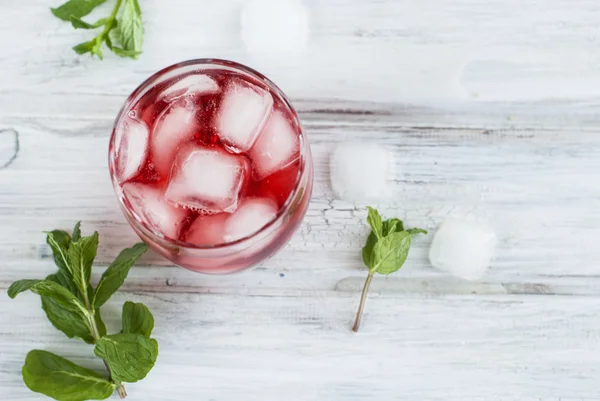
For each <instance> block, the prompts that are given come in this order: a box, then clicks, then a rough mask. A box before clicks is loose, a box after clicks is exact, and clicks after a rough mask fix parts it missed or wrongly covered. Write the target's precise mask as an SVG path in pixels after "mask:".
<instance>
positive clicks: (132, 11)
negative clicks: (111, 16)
mask: <svg viewBox="0 0 600 401" xmlns="http://www.w3.org/2000/svg"><path fill="white" fill-rule="evenodd" d="M117 29H118V34H119V35H118V36H119V43H120V44H121V47H122V50H123V51H124V52H133V53H131V54H135V53H137V54H139V53H141V51H142V46H143V44H144V23H143V22H142V11H141V9H140V5H139V3H138V0H125V7H124V10H123V15H122V16H121V19H120V21H119V24H118V28H117ZM121 54H125V53H123V52H122V53H121ZM137 54H136V55H134V56H130V57H133V58H137Z"/></svg>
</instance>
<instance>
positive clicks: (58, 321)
mask: <svg viewBox="0 0 600 401" xmlns="http://www.w3.org/2000/svg"><path fill="white" fill-rule="evenodd" d="M46 280H50V281H54V282H56V283H59V281H60V278H59V277H58V275H57V274H52V275H50V276H48V277H47V278H46ZM41 298H42V309H43V310H44V312H46V316H47V317H48V320H50V323H52V325H53V326H54V327H55V328H57V329H58V330H60V331H62V332H63V333H64V334H65V335H66V336H67V337H69V338H73V337H77V338H81V339H82V340H83V341H85V342H86V343H88V344H93V343H94V342H95V341H94V338H93V337H92V335H91V333H90V328H89V327H88V325H87V323H86V318H85V317H84V316H83V315H82V314H81V313H80V312H72V311H69V310H66V309H64V308H63V307H62V306H61V304H60V303H59V302H58V301H56V300H55V299H54V298H51V297H44V296H43V297H41ZM105 330H106V328H105ZM105 334H106V331H105Z"/></svg>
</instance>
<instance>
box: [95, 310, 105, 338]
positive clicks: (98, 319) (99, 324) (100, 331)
mask: <svg viewBox="0 0 600 401" xmlns="http://www.w3.org/2000/svg"><path fill="white" fill-rule="evenodd" d="M94 320H95V321H96V327H97V328H98V334H100V337H104V336H105V335H106V325H105V324H104V321H103V320H102V316H100V309H96V311H95V313H94Z"/></svg>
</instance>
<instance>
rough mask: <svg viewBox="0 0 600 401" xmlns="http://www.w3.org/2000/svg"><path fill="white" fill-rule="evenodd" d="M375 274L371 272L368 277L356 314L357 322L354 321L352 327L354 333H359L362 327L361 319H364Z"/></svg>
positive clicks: (373, 271)
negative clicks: (366, 302) (366, 303)
mask: <svg viewBox="0 0 600 401" xmlns="http://www.w3.org/2000/svg"><path fill="white" fill-rule="evenodd" d="M374 274H375V270H369V275H368V276H367V280H366V281H365V286H364V287H363V290H362V295H361V297H360V304H359V305H358V312H356V320H354V326H352V331H353V332H355V333H356V332H357V331H358V328H359V327H360V319H361V318H362V313H363V309H364V308H365V301H366V300H367V293H368V292H369V287H370V286H371V280H373V275H374Z"/></svg>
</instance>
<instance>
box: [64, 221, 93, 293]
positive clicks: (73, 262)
mask: <svg viewBox="0 0 600 401" xmlns="http://www.w3.org/2000/svg"><path fill="white" fill-rule="evenodd" d="M97 250H98V232H94V234H92V235H91V236H89V237H83V238H81V239H80V240H79V241H77V242H73V243H71V246H70V247H69V251H68V252H67V259H68V261H69V265H70V266H71V269H72V272H71V273H72V275H73V282H74V283H75V285H76V286H77V288H78V289H79V293H80V294H81V296H82V297H83V298H84V299H85V298H87V296H88V294H87V288H88V286H89V282H90V276H91V274H92V263H94V259H95V258H96V252H97Z"/></svg>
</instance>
